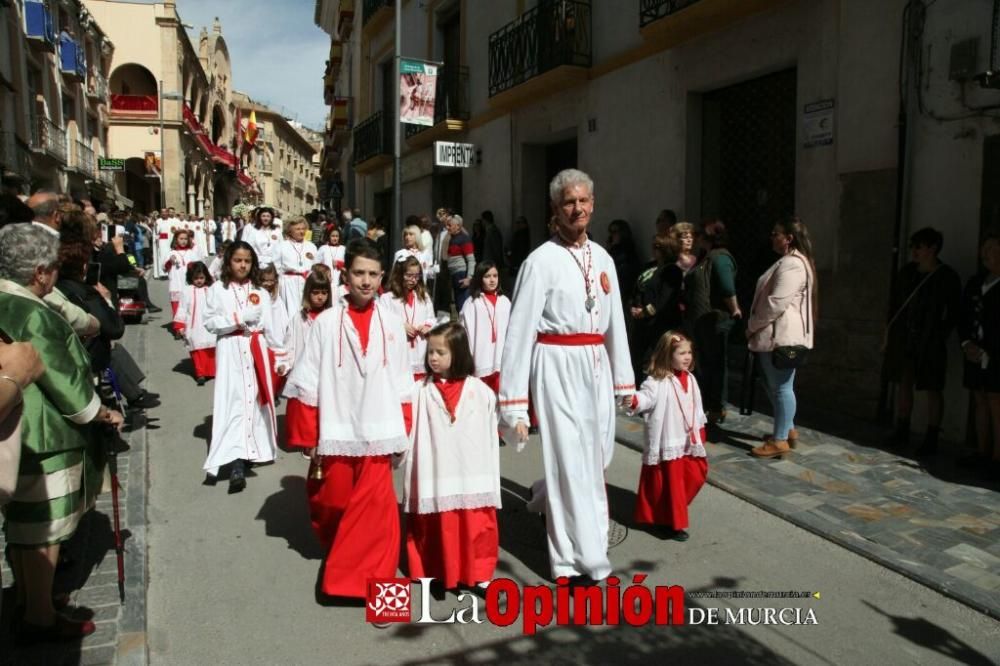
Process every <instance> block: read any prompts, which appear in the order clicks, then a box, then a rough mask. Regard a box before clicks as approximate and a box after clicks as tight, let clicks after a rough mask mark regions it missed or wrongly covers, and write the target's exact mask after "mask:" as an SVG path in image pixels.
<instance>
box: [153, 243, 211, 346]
mask: <svg viewBox="0 0 1000 666" xmlns="http://www.w3.org/2000/svg"><path fill="white" fill-rule="evenodd" d="M203 256H204V255H203V254H202V253H201V250H199V249H198V248H196V247H194V246H193V245H192V244H191V232H190V231H187V230H186V229H179V230H177V232H176V233H174V240H173V242H171V243H170V252H169V253H168V254H167V256H166V258H165V259H164V260H163V270H165V271H167V277H168V280H169V282H168V288H169V290H170V310H171V315H172V316H174V317H176V316H177V308H178V307H180V303H181V292H182V291H184V285H185V284H186V283H187V267H188V264H190V263H192V262H195V261H200V260H201V258H202V257H203ZM174 334H175V336H177V337H178V338H179V337H180V334H179V333H178V332H177V328H176V327H175V328H174Z"/></svg>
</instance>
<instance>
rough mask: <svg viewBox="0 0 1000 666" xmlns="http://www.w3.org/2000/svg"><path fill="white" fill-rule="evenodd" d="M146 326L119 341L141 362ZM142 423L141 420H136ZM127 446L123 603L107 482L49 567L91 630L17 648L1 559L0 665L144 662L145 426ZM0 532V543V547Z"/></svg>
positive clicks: (122, 472)
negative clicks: (67, 560) (59, 563)
mask: <svg viewBox="0 0 1000 666" xmlns="http://www.w3.org/2000/svg"><path fill="white" fill-rule="evenodd" d="M149 326H153V324H147V325H145V326H129V327H128V329H127V333H126V336H125V339H124V342H125V344H126V346H127V347H128V349H129V351H130V352H131V353H132V355H133V356H134V357H135V359H136V361H137V362H138V363H139V364H140V366H141V367H146V364H145V354H146V348H145V331H146V329H147V327H149ZM139 425H140V426H141V425H142V421H140V422H139ZM123 439H124V440H125V442H126V443H127V444H128V447H129V448H128V450H127V451H125V452H123V453H120V454H119V455H118V480H119V483H120V484H121V491H120V492H119V507H120V517H121V529H122V536H123V538H124V540H125V581H126V583H125V600H126V603H125V605H122V604H121V603H120V602H119V598H118V564H117V558H116V556H115V547H114V535H113V531H112V526H113V522H112V520H113V514H112V506H111V492H110V485H109V486H108V488H109V490H108V492H106V493H104V494H102V495H100V496H99V497H98V498H97V506H96V507H95V508H94V509H93V510H92V511H90V512H89V513H87V514H86V515H85V516H84V517H83V519H82V520H81V521H80V527H79V528H78V529H77V532H76V534H75V535H74V536H73V538H72V539H71V540H70V541H69V542H68V544H67V545H66V546H64V547H65V548H66V550H67V552H68V553H69V555H70V557H71V558H72V563H71V565H70V566H68V567H67V568H66V569H64V570H62V569H61V570H59V571H57V573H56V581H55V591H56V592H69V593H70V596H71V599H72V601H71V604H70V610H69V611H67V612H69V613H70V614H71V615H72V616H75V617H79V618H86V617H90V618H91V619H92V620H93V621H94V622H95V623H96V624H97V631H96V632H94V633H93V634H91V635H90V636H88V637H87V638H85V639H84V640H83V641H78V642H71V643H63V644H55V645H39V646H33V647H30V648H19V647H17V646H15V645H14V644H13V642H12V640H11V639H12V637H11V634H10V621H11V613H10V611H12V610H13V604H14V596H13V592H14V591H13V589H11V587H10V586H11V583H12V582H13V575H12V574H11V570H10V567H9V564H8V562H7V560H6V558H0V560H2V562H0V569H2V572H3V584H4V586H5V589H4V590H3V593H4V599H3V615H2V617H0V666H8V665H9V666H20V665H21V664H25V665H28V664H30V665H36V664H45V666H63V665H66V666H70V665H74V666H75V665H76V664H84V665H91V664H94V665H96V664H118V665H125V664H129V665H131V664H145V663H146V661H147V660H146V641H145V624H146V619H145V616H146V611H145V603H146V599H145V596H146V538H145V535H146V527H145V522H146V519H145V514H146V441H147V437H146V429H145V427H138V428H136V429H134V430H132V431H131V432H127V433H125V434H123ZM5 546H6V544H5V543H4V539H3V535H2V533H0V549H2V548H4V547H5Z"/></svg>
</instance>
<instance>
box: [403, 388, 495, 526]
mask: <svg viewBox="0 0 1000 666" xmlns="http://www.w3.org/2000/svg"><path fill="white" fill-rule="evenodd" d="M411 442H412V446H411V449H410V452H409V453H408V454H407V456H406V463H405V467H404V473H403V510H404V511H406V512H407V513H438V512H442V511H454V510H456V509H479V508H481V507H488V506H492V507H496V508H498V509H499V508H500V447H499V445H498V442H497V411H496V395H495V394H494V393H493V391H492V390H491V389H490V387H488V386H487V385H486V384H484V383H482V382H481V381H479V380H478V379H476V378H475V377H467V378H466V380H465V385H464V386H463V387H462V394H461V396H460V397H459V399H458V404H457V405H456V407H455V421H454V422H452V420H451V413H450V412H449V411H448V407H447V406H446V405H445V401H444V398H443V397H442V395H441V391H439V390H438V388H437V387H436V386H434V384H433V383H432V382H426V383H425V382H421V383H420V384H419V385H418V388H417V392H416V397H415V399H414V404H413V430H412V434H411Z"/></svg>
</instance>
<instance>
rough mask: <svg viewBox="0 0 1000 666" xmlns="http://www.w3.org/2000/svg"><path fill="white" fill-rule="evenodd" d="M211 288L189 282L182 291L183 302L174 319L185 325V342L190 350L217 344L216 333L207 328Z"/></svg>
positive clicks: (207, 347)
mask: <svg viewBox="0 0 1000 666" xmlns="http://www.w3.org/2000/svg"><path fill="white" fill-rule="evenodd" d="M210 288H211V287H195V286H194V285H191V284H189V285H187V286H185V287H184V291H182V292H181V304H180V307H178V308H177V314H176V315H174V321H175V322H177V323H178V324H183V325H184V343H185V346H186V347H187V350H188V351H195V350H198V349H211V348H212V347H214V346H215V342H216V336H215V334H213V333H209V332H208V329H207V328H205V316H206V314H207V309H208V290H209V289H210Z"/></svg>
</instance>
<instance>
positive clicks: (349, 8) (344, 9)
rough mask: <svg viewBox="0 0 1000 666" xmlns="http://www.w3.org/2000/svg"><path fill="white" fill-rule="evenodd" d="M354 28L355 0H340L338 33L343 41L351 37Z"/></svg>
mask: <svg viewBox="0 0 1000 666" xmlns="http://www.w3.org/2000/svg"><path fill="white" fill-rule="evenodd" d="M353 29H354V0H340V10H339V11H338V12H337V35H338V36H340V39H341V40H342V41H345V42H346V41H347V40H348V39H350V37H351V31H352V30H353Z"/></svg>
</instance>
